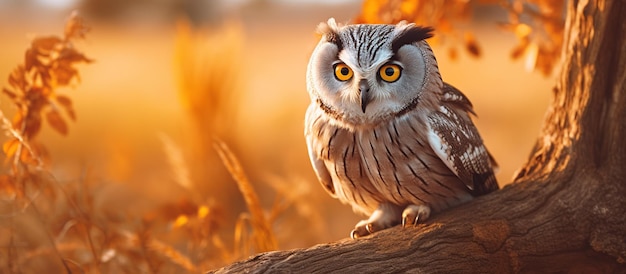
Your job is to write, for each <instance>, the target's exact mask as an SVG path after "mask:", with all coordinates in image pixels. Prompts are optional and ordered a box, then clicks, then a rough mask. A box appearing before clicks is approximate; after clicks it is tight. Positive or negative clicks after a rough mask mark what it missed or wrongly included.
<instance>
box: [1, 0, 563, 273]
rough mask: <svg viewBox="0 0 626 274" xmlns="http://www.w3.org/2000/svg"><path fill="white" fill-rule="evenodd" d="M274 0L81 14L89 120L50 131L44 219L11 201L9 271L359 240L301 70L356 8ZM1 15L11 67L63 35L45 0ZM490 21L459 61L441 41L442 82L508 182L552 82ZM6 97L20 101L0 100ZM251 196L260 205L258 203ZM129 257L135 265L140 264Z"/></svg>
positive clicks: (80, 90)
mask: <svg viewBox="0 0 626 274" xmlns="http://www.w3.org/2000/svg"><path fill="white" fill-rule="evenodd" d="M272 3H273V2H264V1H261V2H252V3H250V4H248V5H244V6H242V7H239V8H233V7H231V8H229V9H228V10H227V11H225V10H226V8H224V7H221V6H219V5H216V6H214V7H213V8H214V9H215V12H214V13H215V14H213V15H212V17H211V18H212V19H213V21H211V22H212V23H211V24H210V25H209V26H204V27H197V28H194V27H192V24H191V23H189V21H186V19H180V17H176V16H166V15H164V14H163V13H164V11H163V10H159V11H160V12H155V11H153V12H152V13H150V12H145V13H144V12H141V13H137V15H135V16H128V17H125V18H118V17H116V18H115V19H112V18H102V17H96V16H95V15H94V14H91V13H86V14H84V16H85V18H86V20H87V23H88V24H89V25H90V26H91V29H92V31H91V32H90V33H89V34H88V35H87V38H86V41H85V42H81V43H78V44H77V45H76V46H77V47H78V48H79V49H80V50H81V51H82V52H84V53H85V54H86V55H87V56H88V57H89V58H92V59H94V61H95V62H93V63H91V64H88V65H87V64H85V65H79V66H78V70H79V71H80V75H81V81H80V83H77V84H75V87H74V88H63V89H59V90H58V93H59V94H63V95H66V96H68V97H70V98H71V99H72V102H73V106H74V110H75V112H76V117H77V119H76V121H75V122H73V121H72V122H70V120H68V123H67V124H68V129H69V130H68V134H67V136H61V135H59V134H58V133H57V132H54V131H53V130H51V129H50V128H49V127H47V125H44V128H43V132H42V134H41V135H40V136H38V137H37V138H38V140H39V141H40V142H41V143H43V144H44V145H45V146H46V148H47V149H48V151H49V154H50V155H51V159H50V167H49V170H50V174H52V175H54V178H46V179H45V180H48V181H53V183H50V186H51V187H52V188H56V189H62V190H63V191H60V192H59V191H57V192H59V193H65V194H60V195H57V196H54V197H53V196H47V194H46V193H47V192H41V193H37V194H36V195H38V196H33V197H31V198H32V199H34V204H35V205H38V206H39V207H38V210H39V211H40V212H41V214H42V215H38V214H36V213H34V212H33V210H32V208H29V205H23V207H20V208H15V207H14V205H13V204H11V203H12V200H11V199H10V197H5V196H2V197H3V200H2V201H0V210H2V214H4V215H3V216H13V217H6V218H4V217H3V219H1V220H0V235H1V236H0V245H2V246H5V247H6V246H10V245H11V244H13V245H17V244H16V243H18V244H19V247H16V248H13V249H11V250H12V251H11V252H13V253H12V254H13V255H12V256H14V257H12V258H13V259H9V261H7V259H6V258H9V257H7V256H5V254H4V253H0V269H4V268H8V267H13V268H15V267H18V266H19V267H18V268H16V269H23V270H26V271H27V272H28V271H41V270H49V269H62V268H60V267H61V266H62V265H61V264H60V263H59V261H58V260H57V259H56V258H57V257H58V255H57V252H58V253H60V254H62V255H63V256H64V257H66V258H69V259H72V260H74V261H75V262H76V264H77V265H80V266H82V269H86V270H89V271H90V272H93V271H95V268H96V267H99V269H100V270H101V271H103V272H106V270H117V271H128V272H132V271H133V270H145V271H150V270H154V269H153V268H154V267H161V268H160V269H159V270H160V271H165V272H167V271H181V270H186V271H190V272H194V271H200V270H206V269H210V268H214V267H217V266H220V265H223V264H224V263H227V262H230V261H232V260H236V259H240V258H243V257H245V256H247V255H250V254H251V253H252V252H256V251H258V250H259V249H274V248H275V247H276V245H277V247H278V248H280V249H287V248H295V247H307V246H311V245H313V244H317V243H323V242H328V241H333V240H338V239H342V238H346V237H348V233H349V231H350V230H351V229H352V227H353V226H354V224H355V223H356V222H357V221H358V220H359V219H360V218H362V217H363V216H358V215H355V214H354V213H352V211H351V209H350V207H349V206H345V205H342V204H340V203H339V202H338V201H337V200H334V199H332V198H330V197H329V196H328V195H327V194H326V193H325V192H324V190H323V189H322V187H321V186H319V183H318V182H317V181H316V179H315V176H314V173H313V171H312V169H311V167H310V164H309V160H308V156H307V152H306V146H305V143H304V138H303V119H304V112H305V109H306V107H307V105H308V104H309V97H308V94H307V92H306V85H305V72H306V66H307V62H308V58H309V55H310V53H311V52H312V50H313V48H314V47H315V45H316V43H317V41H316V39H317V37H316V35H315V34H314V31H315V28H316V26H317V24H318V23H319V22H321V21H325V20H327V19H328V17H335V18H336V19H337V21H338V22H347V21H349V20H350V18H354V17H356V15H357V13H358V11H359V10H360V3H359V2H354V3H346V4H338V5H337V6H333V7H332V8H329V7H327V6H324V5H317V6H316V5H306V4H288V5H285V4H272ZM33 5H34V4H33ZM1 9H2V10H1V11H0V39H1V40H2V41H3V42H2V46H1V47H2V50H0V60H2V62H1V63H0V77H6V76H7V75H9V74H10V72H11V71H12V70H13V68H14V67H15V66H16V65H17V64H19V63H21V62H23V55H24V51H25V49H26V47H27V45H28V44H29V41H30V39H31V38H33V35H34V34H42V35H47V34H60V33H61V32H62V29H63V26H64V20H65V19H66V17H67V15H69V12H68V11H58V10H45V9H42V7H39V6H36V5H34V6H32V7H25V6H19V5H17V6H12V5H4V6H1ZM164 10H167V9H165V8H164ZM217 11H221V12H217ZM496 15H497V14H496ZM496 15H492V16H494V17H496ZM486 21H487V19H484V18H483V19H482V20H481V22H480V23H476V22H469V23H468V25H469V27H470V28H471V29H472V33H473V34H472V35H473V36H472V39H476V40H477V41H478V43H479V44H480V46H481V48H480V50H481V56H480V58H475V57H470V56H469V55H468V54H466V53H465V52H461V53H458V54H455V55H454V56H455V57H456V60H454V61H453V60H451V58H450V55H449V54H447V48H445V47H443V46H437V45H436V46H435V47H434V51H435V54H436V55H437V57H438V61H439V67H440V69H441V74H442V76H443V78H444V80H445V81H447V82H449V83H451V84H453V85H454V86H456V87H458V88H459V89H460V90H462V91H463V92H464V93H465V94H466V95H467V96H468V97H469V98H470V100H472V102H473V104H474V109H475V111H476V113H477V114H478V117H477V118H476V119H475V122H476V124H477V126H478V128H479V130H480V132H481V134H482V136H483V139H484V140H485V142H486V144H487V147H488V148H489V149H490V151H491V152H492V154H493V155H494V157H495V158H496V160H497V161H498V163H499V164H500V172H499V173H498V180H499V183H500V185H501V186H502V185H505V184H507V183H509V181H510V179H511V177H512V175H513V173H514V171H515V170H516V169H517V168H518V167H519V166H520V165H521V164H522V163H524V161H525V160H526V157H527V156H528V153H529V152H530V149H531V146H532V144H533V143H534V141H535V137H536V136H537V133H538V130H539V127H540V123H541V119H542V117H543V114H544V111H545V109H546V106H547V104H548V99H549V96H550V90H551V87H552V85H553V82H554V79H553V77H544V76H542V75H540V74H539V73H529V72H527V71H526V70H525V68H524V64H523V62H521V61H516V62H513V61H512V60H511V59H510V52H511V49H513V48H514V47H515V46H516V45H517V43H518V41H517V40H516V36H515V33H513V32H504V31H502V30H500V29H498V28H497V26H496V25H495V23H493V24H486V23H485V22H486ZM435 28H437V26H435ZM522 31H524V30H523V29H522V30H519V31H517V32H516V33H517V34H518V35H520V33H521V32H522ZM435 34H437V32H435ZM2 79H6V78H2ZM0 85H2V86H6V85H7V83H6V82H1V84H0ZM0 106H1V107H2V110H3V111H4V112H5V113H12V112H13V111H14V108H13V107H12V106H11V104H10V103H9V101H7V99H6V98H4V97H3V98H2V100H1V105H0ZM216 138H217V139H219V140H222V141H223V142H224V144H225V145H227V146H228V147H227V148H226V149H227V150H224V147H222V146H221V145H220V144H221V143H219V142H218V143H216V140H217V139H216ZM2 141H3V142H4V141H5V140H4V139H3V140H2ZM216 144H217V147H218V148H220V151H222V153H224V151H226V153H225V154H223V155H222V156H224V155H225V156H226V158H227V159H230V160H229V161H230V163H231V168H233V166H235V167H237V165H238V164H240V168H241V173H239V175H245V176H246V177H245V178H247V180H249V182H250V183H251V184H250V186H245V187H244V188H245V189H244V190H242V191H243V192H244V193H245V192H246V191H254V195H253V196H257V197H256V198H254V197H253V198H250V197H251V196H249V197H246V198H244V197H243V196H242V194H241V193H242V191H240V188H242V184H241V182H240V184H239V185H238V184H237V183H236V182H235V180H234V179H233V177H231V175H230V174H229V172H228V170H227V168H226V167H225V166H224V164H223V163H222V161H221V160H220V157H219V156H218V154H217V152H216V149H215V147H214V146H216ZM228 149H229V150H228ZM228 151H232V154H230V153H229V152H228ZM229 157H236V158H229ZM233 159H235V162H233ZM237 161H238V162H239V163H238V164H233V163H236V162H237ZM4 170H5V171H6V170H7V169H6V168H5V169H4ZM6 172H8V171H6ZM239 179H241V178H239ZM2 184H3V185H6V184H5V183H2ZM0 187H1V186H0ZM0 189H2V188H0ZM53 192H54V191H53ZM59 193H57V194H59ZM246 195H252V194H250V193H248V194H246ZM250 199H252V200H254V199H256V200H257V201H256V202H254V203H257V204H260V206H257V207H256V208H255V209H253V210H250V209H249V208H248V206H249V205H250ZM68 201H69V202H68ZM246 202H248V204H247V203H246ZM259 207H260V208H259ZM76 209H80V212H77V211H76ZM255 210H264V212H263V214H262V213H260V212H261V211H258V212H255ZM261 215H264V217H261ZM42 223H44V224H45V225H42ZM267 225H269V226H271V227H269V228H267V227H265V226H267ZM261 227H264V228H263V229H271V230H272V232H267V231H264V232H263V231H261V232H259V228H261ZM255 233H257V234H255ZM259 233H261V234H259ZM263 233H271V237H269V236H267V235H265V236H264V235H262V234H263ZM9 235H16V236H15V237H14V238H11V237H10V236H9ZM274 237H275V239H274ZM88 238H89V239H90V240H91V241H92V243H91V244H89V243H88V242H89V241H87V240H86V239H88ZM50 239H53V241H54V242H55V243H56V248H53V247H52V245H51V243H50ZM16 241H17V242H16ZM264 241H266V242H264ZM272 241H275V242H272ZM55 249H56V250H55ZM6 250H9V249H6ZM0 252H8V251H0ZM142 252H144V253H142ZM142 254H143V255H142ZM93 258H96V259H95V260H94V259H93ZM11 260H14V261H13V262H11ZM124 260H127V261H128V260H130V261H131V262H133V260H136V262H137V263H136V265H135V266H133V267H136V268H132V267H131V266H129V265H126V264H125V262H127V261H124ZM94 262H97V263H94ZM159 263H160V264H159ZM113 264H115V265H116V267H112V266H110V265H113ZM27 265H28V266H27ZM107 267H108V268H107ZM0 272H3V271H0Z"/></svg>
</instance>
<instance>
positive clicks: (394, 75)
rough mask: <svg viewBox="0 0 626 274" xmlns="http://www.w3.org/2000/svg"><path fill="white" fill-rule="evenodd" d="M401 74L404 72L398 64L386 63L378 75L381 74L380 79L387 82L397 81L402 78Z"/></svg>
mask: <svg viewBox="0 0 626 274" xmlns="http://www.w3.org/2000/svg"><path fill="white" fill-rule="evenodd" d="M400 74H402V68H401V67H400V66H398V65H396V64H386V65H384V66H382V67H381V68H380V70H379V71H378V75H380V79H383V81H385V82H389V83H391V82H395V81H397V80H398V79H400Z"/></svg>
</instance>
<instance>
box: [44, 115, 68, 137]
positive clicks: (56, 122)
mask: <svg viewBox="0 0 626 274" xmlns="http://www.w3.org/2000/svg"><path fill="white" fill-rule="evenodd" d="M46 119H48V123H49V124H50V126H52V128H53V129H54V130H56V131H57V132H58V133H60V134H61V135H64V136H65V135H67V132H68V129H67V124H66V123H65V121H64V120H63V117H61V114H59V112H58V111H56V110H50V111H49V112H48V114H46Z"/></svg>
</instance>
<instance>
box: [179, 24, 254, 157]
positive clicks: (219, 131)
mask: <svg viewBox="0 0 626 274" xmlns="http://www.w3.org/2000/svg"><path fill="white" fill-rule="evenodd" d="M242 46H243V30H242V27H241V25H240V24H239V23H237V22H227V23H224V24H223V25H222V26H221V27H219V28H207V29H196V28H193V27H192V26H191V25H190V24H189V22H188V21H186V20H180V21H179V22H178V23H177V25H176V44H175V54H174V57H175V58H174V67H175V74H176V76H177V77H176V78H177V79H178V86H179V87H178V95H179V98H180V101H181V103H182V105H183V107H184V108H185V109H186V110H187V111H188V113H189V114H190V116H191V118H192V119H193V120H194V122H195V124H196V127H197V129H198V131H199V132H200V135H201V136H202V137H204V138H206V140H211V137H212V136H220V138H229V137H231V136H232V135H231V134H232V133H233V132H232V130H233V121H235V118H236V116H237V106H236V102H237V101H238V100H239V99H240V97H241V85H240V81H241V79H240V69H241V63H242V57H241V53H242ZM206 148H210V146H207V147H206Z"/></svg>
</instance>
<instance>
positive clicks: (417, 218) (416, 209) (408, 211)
mask: <svg viewBox="0 0 626 274" xmlns="http://www.w3.org/2000/svg"><path fill="white" fill-rule="evenodd" d="M429 216H430V207H428V206H425V205H409V206H407V207H406V208H405V209H404V211H402V226H403V227H407V226H414V225H417V223H418V222H423V221H426V219H428V217H429Z"/></svg>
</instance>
